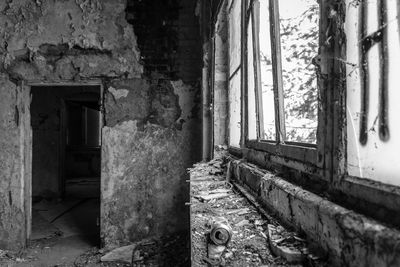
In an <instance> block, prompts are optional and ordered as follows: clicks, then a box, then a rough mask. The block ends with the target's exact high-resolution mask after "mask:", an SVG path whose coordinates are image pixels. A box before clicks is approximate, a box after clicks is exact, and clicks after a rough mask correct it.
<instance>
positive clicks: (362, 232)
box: [228, 160, 400, 266]
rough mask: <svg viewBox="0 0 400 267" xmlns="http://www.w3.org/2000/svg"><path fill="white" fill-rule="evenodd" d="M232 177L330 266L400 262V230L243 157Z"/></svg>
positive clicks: (234, 164)
mask: <svg viewBox="0 0 400 267" xmlns="http://www.w3.org/2000/svg"><path fill="white" fill-rule="evenodd" d="M228 166H229V168H230V170H229V172H228V173H230V175H231V177H230V179H233V180H235V181H237V182H239V183H240V184H241V185H244V186H245V187H246V188H247V189H248V190H249V191H250V192H251V193H252V194H253V195H254V196H255V197H256V198H257V199H258V201H259V202H260V203H261V204H262V205H263V206H265V208H267V209H268V210H270V211H271V212H273V213H275V214H276V215H277V216H278V217H279V218H280V219H281V220H282V221H283V222H284V223H286V224H287V225H290V226H293V227H295V228H296V230H298V231H301V232H303V233H304V234H305V235H306V236H307V239H308V241H309V243H310V244H315V246H317V247H319V248H320V249H322V250H323V251H325V253H327V256H328V257H329V261H330V262H331V264H332V266H400V231H398V230H397V229H393V228H389V227H387V226H384V225H382V224H381V223H379V222H377V221H375V220H372V219H369V218H367V217H366V216H363V215H361V214H358V213H356V212H354V211H351V210H348V209H345V208H343V207H341V206H339V205H337V204H335V203H333V202H331V201H328V200H326V199H324V198H322V197H320V196H318V195H316V194H314V193H311V192H309V191H306V190H304V189H302V188H301V187H299V186H296V185H294V184H291V183H289V182H287V181H285V180H283V179H282V178H280V177H277V176H276V175H274V174H272V173H270V172H267V171H265V170H263V169H260V168H258V167H257V166H255V165H252V164H250V163H247V162H244V161H243V160H231V162H230V164H229V165H228Z"/></svg>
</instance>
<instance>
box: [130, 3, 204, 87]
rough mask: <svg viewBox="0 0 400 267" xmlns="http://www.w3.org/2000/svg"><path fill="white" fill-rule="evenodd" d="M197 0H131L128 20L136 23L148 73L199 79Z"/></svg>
mask: <svg viewBox="0 0 400 267" xmlns="http://www.w3.org/2000/svg"><path fill="white" fill-rule="evenodd" d="M195 7H196V1H195V0H147V1H143V0H142V1H141V0H131V1H129V2H128V6H127V12H126V13H127V20H128V22H129V23H131V24H132V25H133V26H134V30H135V34H136V35H137V39H138V47H139V50H140V51H141V60H142V61H143V65H144V68H145V74H147V75H150V74H152V73H154V72H157V73H160V74H163V75H164V77H165V78H169V79H172V80H176V79H182V80H183V81H184V82H195V81H198V79H199V77H200V74H201V42H200V40H201V39H200V31H199V25H198V19H197V18H196V16H195Z"/></svg>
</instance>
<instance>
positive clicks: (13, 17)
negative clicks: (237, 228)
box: [0, 0, 201, 248]
mask: <svg viewBox="0 0 400 267" xmlns="http://www.w3.org/2000/svg"><path fill="white" fill-rule="evenodd" d="M176 4H178V5H179V6H180V7H181V8H180V9H179V10H180V11H179V12H178V14H172V15H173V16H172V17H171V21H174V27H175V29H176V31H177V33H178V34H176V35H175V37H176V39H174V44H176V47H175V48H176V51H177V54H176V57H175V59H174V60H173V61H170V62H169V63H168V64H170V65H169V66H168V67H170V68H173V69H177V70H178V71H177V72H174V74H173V75H172V74H171V73H167V72H165V73H159V72H158V73H155V72H153V71H147V72H146V73H145V74H144V67H143V64H142V63H143V61H142V60H141V59H140V53H139V49H138V48H137V44H136V36H135V34H134V31H133V29H134V28H135V27H136V26H135V25H133V27H132V25H131V24H129V23H128V22H127V20H126V19H125V18H126V17H129V14H128V13H129V12H128V13H125V11H126V10H127V9H126V8H127V6H126V1H125V0H86V1H83V0H75V1H74V0H54V1H33V0H19V1H17V0H12V1H7V2H6V3H4V2H2V3H0V60H1V63H2V64H1V67H0V72H1V76H0V77H1V79H0V83H1V84H2V86H1V88H0V95H1V96H2V97H1V99H2V102H4V105H3V104H2V105H1V116H2V121H1V124H0V135H1V137H2V138H1V140H2V142H1V143H0V146H1V148H0V151H1V152H0V159H1V161H0V163H1V166H2V167H3V170H4V171H3V172H2V173H1V176H2V177H1V181H2V182H1V183H0V196H1V198H0V206H1V207H2V209H1V210H2V211H4V212H2V213H0V217H1V225H0V247H1V248H12V247H14V248H16V247H21V246H23V245H24V243H25V240H26V238H27V236H28V232H29V212H30V211H29V201H30V199H29V201H27V199H28V198H29V196H30V188H29V184H28V183H27V182H29V175H30V173H29V170H30V167H31V165H30V163H29V162H30V161H29V156H30V153H31V144H29V142H26V141H24V140H25V139H26V140H30V139H29V138H26V137H27V135H28V134H29V127H27V125H26V124H23V123H20V124H17V123H15V121H19V120H23V121H29V120H30V118H29V109H25V110H22V109H18V108H16V105H20V106H22V107H24V105H26V103H29V101H30V100H29V87H23V86H20V83H19V82H21V81H22V82H25V83H29V82H43V83H55V84H57V83H61V82H62V83H64V84H65V83H67V84H68V82H75V83H83V84H84V83H86V82H88V81H90V80H93V79H96V81H100V82H101V83H102V85H103V87H104V128H103V130H102V132H103V136H102V144H103V147H102V196H101V198H102V199H101V202H102V203H101V216H102V217H101V235H102V240H103V244H104V245H106V246H108V247H112V246H118V245H122V244H127V243H129V242H132V241H136V240H139V239H142V238H146V237H154V236H162V235H166V234H170V233H174V232H178V231H182V230H183V231H187V230H188V209H186V207H185V205H184V203H185V201H187V200H188V189H187V184H186V182H185V180H186V178H187V175H186V168H188V167H190V166H191V164H192V163H194V162H195V161H197V160H198V159H199V157H200V155H199V154H200V152H199V151H200V147H199V146H200V144H199V143H200V142H199V140H200V136H199V135H200V132H201V131H200V127H201V122H200V119H199V116H198V110H199V108H198V102H199V99H198V95H199V86H198V82H199V81H198V78H199V77H200V71H199V70H200V65H199V66H196V65H194V64H193V62H196V58H199V59H200V56H201V54H200V52H199V53H198V54H197V51H199V49H198V47H197V43H198V42H196V38H198V37H196V36H197V35H198V25H197V24H196V18H195V15H194V1H177V2H176ZM130 8H133V9H134V8H135V7H134V6H133V7H130ZM128 11H129V10H128ZM138 23H143V25H147V24H146V23H147V22H146V21H142V22H140V21H139V22H138ZM139 26H140V25H139ZM158 26H159V25H150V27H158ZM165 42H167V44H168V43H169V44H170V42H172V41H171V40H169V39H166V40H165ZM155 45H157V44H154V43H151V44H149V45H147V47H151V46H155ZM185 55H186V56H185ZM189 59H190V60H189ZM145 66H146V65H145ZM17 84H18V86H17ZM18 91H20V93H18ZM27 106H28V108H29V104H28V105H27ZM27 111H28V112H27ZM19 117H21V119H19V120H18V118H19ZM16 118H17V119H16ZM3 176H4V177H3ZM10 199H11V200H12V201H10Z"/></svg>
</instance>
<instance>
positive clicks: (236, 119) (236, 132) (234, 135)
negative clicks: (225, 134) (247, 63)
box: [228, 70, 241, 147]
mask: <svg viewBox="0 0 400 267" xmlns="http://www.w3.org/2000/svg"><path fill="white" fill-rule="evenodd" d="M240 73H241V71H240V70H239V71H238V72H237V73H236V74H235V76H233V77H232V79H231V80H230V81H229V99H228V100H229V145H230V146H234V147H240V134H241V131H240V129H241V125H240V121H241V119H240V75H241V74H240Z"/></svg>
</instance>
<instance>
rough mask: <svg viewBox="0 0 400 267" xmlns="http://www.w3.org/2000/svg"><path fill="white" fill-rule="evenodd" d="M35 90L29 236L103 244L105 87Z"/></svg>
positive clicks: (49, 87) (53, 87)
mask: <svg viewBox="0 0 400 267" xmlns="http://www.w3.org/2000/svg"><path fill="white" fill-rule="evenodd" d="M31 95H32V103H31V126H32V221H31V227H32V228H31V229H32V230H31V237H30V240H31V241H32V240H41V239H49V238H50V239H51V238H54V239H60V240H61V239H66V238H67V239H69V240H70V239H71V238H72V239H74V240H75V241H76V242H79V244H81V245H82V244H87V246H88V247H93V246H99V244H100V166H101V126H102V113H101V109H100V107H101V103H102V99H101V87H100V86H99V85H96V86H93V85H90V86H89V85H88V86H81V85H79V86H31ZM69 242H70V241H69ZM72 244H73V242H72ZM72 244H71V245H72Z"/></svg>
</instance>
